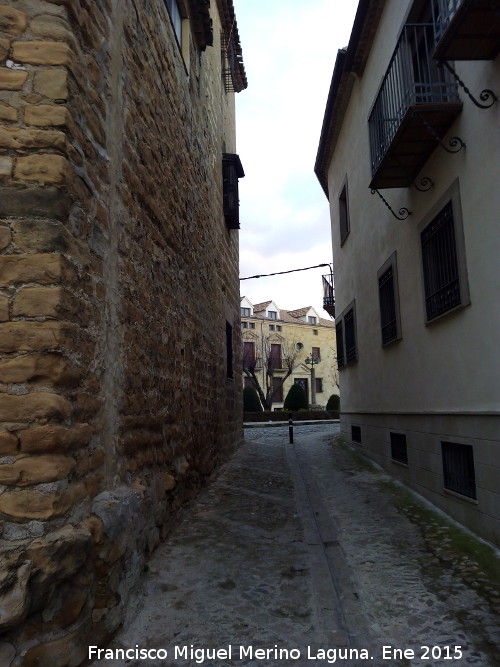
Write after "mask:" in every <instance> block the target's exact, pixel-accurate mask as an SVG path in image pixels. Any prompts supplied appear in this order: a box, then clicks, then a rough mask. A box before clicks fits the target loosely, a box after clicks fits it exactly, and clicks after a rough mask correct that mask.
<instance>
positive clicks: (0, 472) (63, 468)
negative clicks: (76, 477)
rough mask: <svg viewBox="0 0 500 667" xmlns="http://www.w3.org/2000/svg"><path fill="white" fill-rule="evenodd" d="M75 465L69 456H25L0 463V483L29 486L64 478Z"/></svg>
mask: <svg viewBox="0 0 500 667" xmlns="http://www.w3.org/2000/svg"><path fill="white" fill-rule="evenodd" d="M74 467H75V460H74V459H72V458H71V457H69V456H61V455H48V456H27V457H25V458H20V459H18V460H17V461H16V462H15V463H4V464H0V484H5V485H6V486H21V487H22V486H31V485H33V484H42V483H45V482H55V481H57V480H60V479H65V478H66V477H67V476H68V475H69V473H70V472H71V470H72V469H73V468H74Z"/></svg>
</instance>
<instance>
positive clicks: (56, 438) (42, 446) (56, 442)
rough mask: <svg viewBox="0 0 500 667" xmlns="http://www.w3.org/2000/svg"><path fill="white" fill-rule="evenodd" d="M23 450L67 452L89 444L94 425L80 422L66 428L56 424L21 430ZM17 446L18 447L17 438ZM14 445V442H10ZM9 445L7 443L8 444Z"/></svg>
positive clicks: (32, 452) (20, 439) (27, 451)
mask: <svg viewBox="0 0 500 667" xmlns="http://www.w3.org/2000/svg"><path fill="white" fill-rule="evenodd" d="M18 435H19V442H20V446H21V451H22V452H23V453H27V454H47V453H52V452H67V451H71V450H73V449H79V448H80V447H84V446H85V445H87V444H88V443H89V441H90V439H91V437H92V435H93V430H92V427H91V426H89V425H88V424H79V425H78V426H74V427H73V428H70V429H68V428H64V426H59V425H55V424H50V425H48V426H39V427H35V428H28V429H25V430H23V431H20V432H19V434H18ZM15 440H16V447H17V438H16V439H15ZM10 444H11V445H12V443H10ZM6 446H7V445H6Z"/></svg>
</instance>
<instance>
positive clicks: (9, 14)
mask: <svg viewBox="0 0 500 667" xmlns="http://www.w3.org/2000/svg"><path fill="white" fill-rule="evenodd" d="M26 18H27V17H26V13H25V12H20V11H19V10H17V9H14V7H8V6H7V5H0V30H1V31H2V32H6V33H8V34H9V35H21V34H22V33H23V32H24V31H25V30H26Z"/></svg>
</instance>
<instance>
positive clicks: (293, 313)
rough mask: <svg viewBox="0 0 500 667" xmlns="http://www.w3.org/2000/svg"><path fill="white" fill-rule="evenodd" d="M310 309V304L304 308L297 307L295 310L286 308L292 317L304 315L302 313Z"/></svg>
mask: <svg viewBox="0 0 500 667" xmlns="http://www.w3.org/2000/svg"><path fill="white" fill-rule="evenodd" d="M310 309H311V306H306V307H305V308H297V310H287V313H289V314H290V315H291V316H292V317H304V315H305V314H306V313H307V312H308V311H309V310H310Z"/></svg>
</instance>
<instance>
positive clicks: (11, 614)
mask: <svg viewBox="0 0 500 667" xmlns="http://www.w3.org/2000/svg"><path fill="white" fill-rule="evenodd" d="M32 569H33V566H32V564H31V563H29V562H25V563H23V564H22V565H21V566H20V567H19V568H17V571H15V572H12V571H11V572H9V574H10V577H9V578H10V579H12V578H13V579H14V581H13V585H11V586H10V587H9V589H7V590H6V591H2V596H1V598H0V608H1V609H2V615H1V617H0V631H2V632H4V631H5V630H9V629H10V628H12V627H14V626H16V625H17V624H18V623H20V622H21V621H22V620H23V619H24V617H25V616H26V614H27V613H28V609H29V595H28V594H27V590H26V589H27V586H28V581H29V578H30V574H31V571H32ZM12 575H14V576H12Z"/></svg>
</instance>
